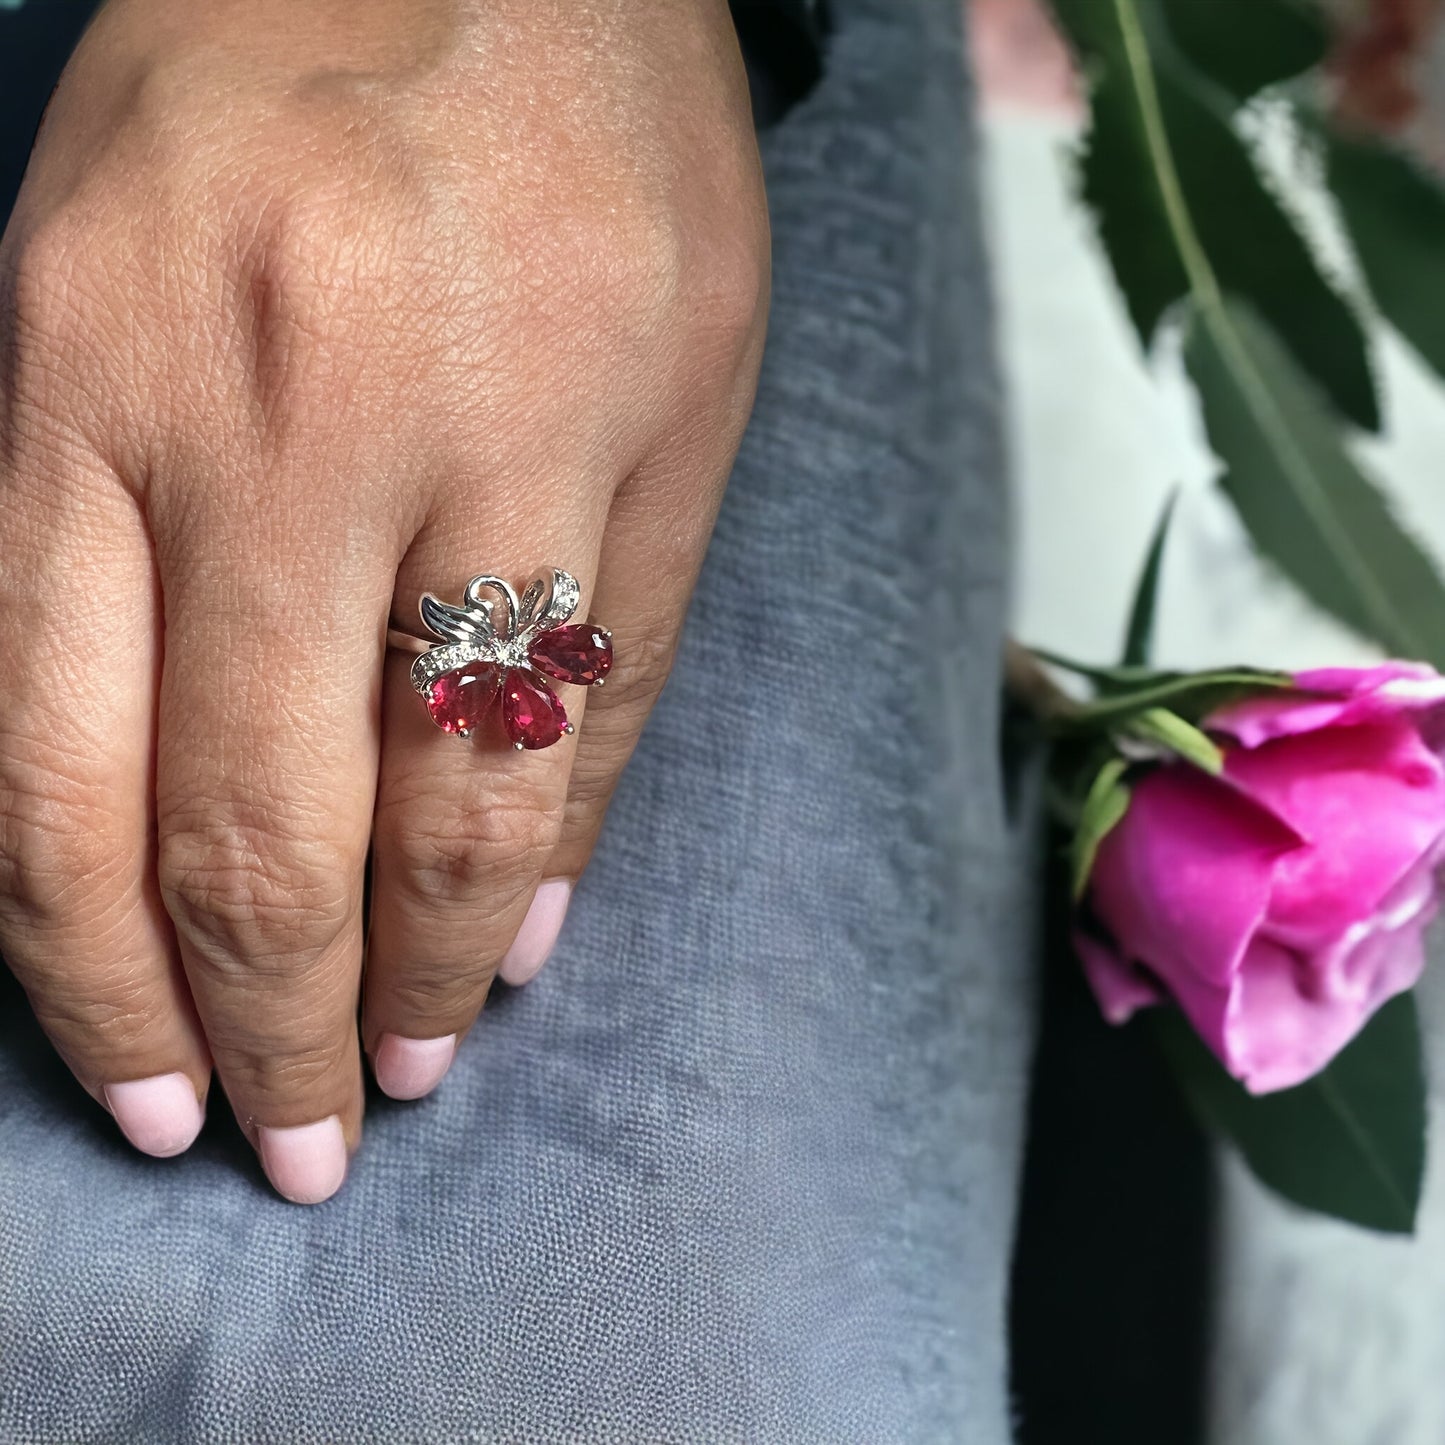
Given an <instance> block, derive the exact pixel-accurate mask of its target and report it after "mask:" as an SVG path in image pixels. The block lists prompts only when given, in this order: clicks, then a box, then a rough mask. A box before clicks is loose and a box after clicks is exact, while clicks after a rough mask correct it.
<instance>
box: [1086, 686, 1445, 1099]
mask: <svg viewBox="0 0 1445 1445" xmlns="http://www.w3.org/2000/svg"><path fill="white" fill-rule="evenodd" d="M1295 682H1296V683H1297V685H1298V686H1299V688H1300V689H1301V692H1300V693H1293V692H1276V693H1272V694H1266V695H1264V696H1258V697H1254V698H1251V699H1249V700H1248V701H1245V702H1241V703H1237V704H1235V705H1233V706H1230V707H1226V708H1224V709H1222V710H1221V711H1219V712H1216V713H1215V714H1213V715H1212V716H1211V717H1210V718H1208V719H1207V720H1206V721H1205V723H1204V727H1205V730H1206V731H1207V732H1209V733H1210V735H1211V736H1213V737H1214V738H1215V739H1216V740H1217V741H1218V742H1219V743H1220V744H1221V746H1223V748H1224V751H1225V765H1224V773H1223V775H1222V776H1221V777H1211V776H1210V775H1209V774H1207V773H1204V772H1201V771H1200V770H1198V769H1197V768H1194V767H1191V766H1189V765H1187V764H1185V763H1182V762H1181V763H1178V764H1173V765H1165V766H1161V767H1158V768H1155V769H1154V770H1153V771H1151V772H1149V773H1147V774H1145V775H1144V776H1143V777H1142V778H1140V779H1139V780H1138V782H1137V784H1136V786H1135V787H1134V789H1133V795H1132V799H1131V801H1130V804H1129V809H1128V812H1127V813H1126V814H1125V815H1124V818H1123V820H1122V821H1121V822H1120V823H1119V824H1118V825H1117V826H1116V827H1115V828H1114V829H1113V831H1112V832H1110V833H1109V834H1108V836H1107V837H1106V838H1105V839H1104V841H1103V844H1102V845H1101V847H1100V849H1099V853H1098V857H1097V859H1096V861H1095V864H1094V867H1093V871H1092V873H1091V875H1090V880H1089V891H1088V895H1087V902H1086V906H1087V909H1088V913H1089V917H1088V918H1087V919H1086V920H1085V921H1084V923H1083V924H1082V926H1081V927H1080V928H1079V930H1078V936H1077V937H1078V945H1079V952H1080V955H1081V957H1082V959H1083V963H1084V969H1085V972H1086V973H1087V975H1088V978H1089V982H1090V984H1091V986H1092V987H1093V990H1094V993H1095V995H1096V996H1097V998H1098V1000H1099V1004H1100V1007H1101V1008H1102V1009H1103V1011H1104V1014H1105V1017H1107V1018H1108V1019H1109V1021H1110V1022H1111V1023H1123V1022H1124V1020H1125V1019H1127V1018H1129V1017H1130V1015H1132V1014H1133V1013H1134V1011H1135V1010H1136V1009H1139V1008H1141V1007H1144V1006H1146V1005H1148V1004H1154V1003H1160V1002H1163V1001H1164V1000H1165V999H1173V1000H1174V1001H1175V1002H1176V1003H1177V1004H1178V1005H1179V1007H1180V1008H1181V1009H1183V1011H1184V1013H1185V1014H1186V1015H1187V1017H1188V1018H1189V1020H1190V1022H1191V1023H1192V1024H1193V1026H1194V1028H1195V1029H1196V1030H1197V1031H1198V1033H1199V1035H1200V1037H1201V1038H1203V1039H1204V1041H1205V1042H1206V1043H1207V1044H1208V1045H1209V1047H1210V1048H1211V1049H1213V1050H1214V1052H1215V1053H1216V1054H1217V1055H1218V1056H1219V1058H1220V1060H1221V1061H1222V1062H1223V1064H1224V1066H1225V1068H1226V1069H1228V1070H1229V1072H1230V1073H1231V1074H1233V1075H1234V1077H1235V1078H1237V1079H1239V1080H1241V1081H1242V1082H1243V1084H1244V1085H1245V1087H1246V1088H1247V1089H1248V1090H1249V1091H1250V1092H1251V1093H1255V1094H1264V1093H1269V1092H1271V1091H1272V1090H1275V1089H1286V1088H1289V1087H1290V1086H1291V1085H1293V1084H1298V1083H1301V1082H1302V1081H1303V1080H1305V1079H1307V1078H1309V1077H1311V1075H1313V1074H1316V1073H1318V1072H1319V1071H1320V1070H1321V1069H1322V1068H1324V1067H1325V1065H1326V1064H1328V1063H1329V1061H1330V1060H1331V1059H1332V1058H1333V1057H1334V1056H1335V1055H1336V1054H1337V1053H1338V1052H1339V1051H1340V1050H1341V1049H1342V1048H1343V1047H1344V1046H1345V1045H1346V1044H1347V1043H1348V1042H1349V1041H1350V1040H1351V1039H1352V1038H1354V1036H1355V1035H1356V1034H1357V1033H1358V1032H1359V1031H1360V1029H1361V1028H1362V1027H1363V1026H1364V1024H1365V1022H1366V1021H1367V1020H1368V1019H1369V1017H1370V1015H1371V1014H1373V1013H1374V1011H1375V1010H1376V1009H1377V1008H1379V1006H1380V1005H1381V1004H1382V1003H1384V1002H1385V1000H1386V999H1389V998H1391V997H1393V996H1394V995H1395V994H1397V993H1401V992H1403V991H1404V990H1406V989H1408V988H1411V987H1413V986H1414V984H1415V983H1416V982H1417V981H1418V980H1419V977H1420V974H1421V972H1422V970H1423V969H1424V966H1425V947H1424V934H1425V929H1426V926H1427V925H1428V924H1429V922H1430V920H1431V919H1432V918H1434V916H1435V912H1436V907H1437V900H1436V878H1435V871H1436V868H1437V866H1438V865H1439V864H1440V863H1441V862H1442V859H1445V767H1442V764H1441V756H1440V752H1439V750H1438V745H1439V743H1440V741H1441V738H1440V736H1439V734H1440V733H1441V732H1442V731H1445V678H1441V677H1440V676H1439V675H1438V674H1436V673H1435V672H1434V671H1432V670H1431V669H1430V668H1427V667H1420V666H1413V665H1410V664H1405V663H1388V664H1386V665H1385V666H1383V667H1376V668H1369V669H1356V668H1336V669H1330V670H1324V671H1318V672H1306V673H1301V674H1299V675H1298V676H1297V677H1296V678H1295ZM1305 694H1308V695H1305Z"/></svg>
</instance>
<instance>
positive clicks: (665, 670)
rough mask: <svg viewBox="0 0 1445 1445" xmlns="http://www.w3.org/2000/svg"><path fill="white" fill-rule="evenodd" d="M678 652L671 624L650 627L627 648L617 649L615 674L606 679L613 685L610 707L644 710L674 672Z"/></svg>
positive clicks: (632, 640)
mask: <svg viewBox="0 0 1445 1445" xmlns="http://www.w3.org/2000/svg"><path fill="white" fill-rule="evenodd" d="M676 655H677V637H676V633H675V631H674V630H673V629H672V628H667V629H659V630H657V631H647V632H644V633H643V634H642V635H641V636H638V637H635V638H632V639H630V640H629V641H628V643H627V645H626V647H625V648H619V649H618V654H617V656H618V661H617V665H616V666H615V667H614V669H613V676H611V677H609V678H608V679H607V686H608V688H609V689H611V692H610V695H609V697H608V698H607V701H608V703H609V708H608V710H609V711H610V710H611V707H612V706H616V707H617V708H619V709H639V710H642V711H646V710H647V709H649V708H651V707H652V705H653V703H654V702H656V700H657V697H658V694H659V693H661V691H662V689H663V688H664V687H665V686H666V685H667V679H668V678H669V677H670V676H671V675H672V663H673V659H674V658H675V657H676ZM594 706H595V704H594Z"/></svg>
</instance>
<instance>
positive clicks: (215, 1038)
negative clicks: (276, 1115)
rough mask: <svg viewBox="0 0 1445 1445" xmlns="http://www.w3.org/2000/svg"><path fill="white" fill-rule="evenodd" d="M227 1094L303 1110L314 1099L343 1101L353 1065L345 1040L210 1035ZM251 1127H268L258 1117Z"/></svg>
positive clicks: (218, 1032)
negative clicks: (285, 1103) (228, 1092)
mask: <svg viewBox="0 0 1445 1445" xmlns="http://www.w3.org/2000/svg"><path fill="white" fill-rule="evenodd" d="M207 1033H208V1035H209V1036H210V1039H211V1043H212V1045H213V1048H214V1050H215V1053H216V1056H217V1063H218V1064H220V1065H221V1067H222V1070H223V1074H224V1077H225V1079H226V1084H227V1089H228V1090H231V1089H233V1088H236V1086H237V1085H239V1088H237V1089H236V1092H237V1093H238V1095H240V1096H242V1097H245V1098H247V1099H252V1100H284V1101H286V1102H287V1104H288V1105H300V1104H301V1102H302V1101H306V1100H313V1099H339V1098H344V1097H345V1095H346V1093H347V1091H348V1090H349V1088H350V1086H351V1080H352V1070H353V1067H354V1066H353V1064H352V1062H351V1059H350V1055H349V1054H348V1052H347V1050H346V1048H344V1047H343V1046H342V1040H340V1039H330V1038H322V1037H320V1036H314V1037H313V1038H312V1039H310V1040H302V1039H300V1038H296V1037H286V1036H284V1035H282V1034H280V1033H279V1032H278V1033H277V1034H276V1035H275V1036H271V1035H269V1034H263V1033H261V1032H258V1031H255V1030H254V1029H253V1030H252V1031H251V1032H249V1033H247V1034H246V1035H245V1036H244V1037H241V1036H240V1035H239V1034H236V1033H230V1034H228V1033H227V1031H225V1030H224V1029H210V1028H208V1030H207ZM247 1122H248V1123H261V1124H265V1123H269V1122H270V1121H269V1120H267V1119H264V1118H261V1119H257V1118H255V1117H254V1116H253V1117H251V1118H249V1119H248V1120H247Z"/></svg>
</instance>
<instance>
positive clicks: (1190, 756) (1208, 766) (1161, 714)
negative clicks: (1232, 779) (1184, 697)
mask: <svg viewBox="0 0 1445 1445" xmlns="http://www.w3.org/2000/svg"><path fill="white" fill-rule="evenodd" d="M1124 731H1125V732H1126V733H1127V734H1128V735H1129V736H1130V737H1136V738H1140V739H1142V740H1143V741H1144V742H1147V743H1154V744H1157V745H1158V746H1159V747H1162V748H1164V749H1166V750H1167V751H1168V752H1170V753H1173V754H1174V755H1175V756H1176V757H1180V758H1183V759H1184V761H1185V762H1187V763H1192V764H1193V765H1194V766H1195V767H1196V768H1200V769H1201V770H1203V771H1204V772H1206V773H1212V774H1213V775H1214V776H1215V777H1218V775H1219V774H1220V773H1222V772H1223V771H1224V753H1223V750H1222V749H1221V748H1220V747H1219V746H1218V745H1217V744H1216V743H1213V742H1211V741H1210V740H1209V738H1208V736H1207V735H1206V734H1204V733H1202V732H1200V731H1199V729H1198V728H1197V727H1195V726H1194V724H1193V723H1189V722H1185V721H1184V719H1183V718H1182V717H1180V716H1179V714H1178V713H1176V712H1170V711H1169V709H1168V708H1164V707H1148V708H1145V709H1144V711H1143V712H1141V713H1136V714H1135V715H1134V716H1133V717H1132V718H1130V719H1129V724H1128V726H1127V727H1126V728H1125V729H1124Z"/></svg>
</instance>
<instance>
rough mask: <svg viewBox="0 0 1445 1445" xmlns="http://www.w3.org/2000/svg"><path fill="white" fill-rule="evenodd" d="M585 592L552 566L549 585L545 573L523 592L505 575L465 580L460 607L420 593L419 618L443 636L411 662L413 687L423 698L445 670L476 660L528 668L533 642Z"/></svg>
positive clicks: (558, 623) (566, 616)
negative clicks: (496, 598) (490, 595)
mask: <svg viewBox="0 0 1445 1445" xmlns="http://www.w3.org/2000/svg"><path fill="white" fill-rule="evenodd" d="M486 591H492V592H495V593H497V594H498V596H499V598H500V602H497V601H493V600H492V599H491V598H487V597H484V596H483V595H482V594H483V592H486ZM581 595H582V589H581V588H580V587H579V586H578V585H577V579H576V578H575V577H574V576H572V574H571V573H570V572H564V571H563V570H562V569H561V568H560V567H554V568H553V569H552V577H551V584H550V587H549V585H548V579H547V577H546V574H545V573H544V574H543V575H542V576H540V577H538V578H536V579H535V580H534V581H533V582H532V583H531V585H530V586H529V587H528V588H527V590H526V592H525V593H523V594H522V595H521V596H518V594H517V590H516V588H515V587H513V586H512V584H511V583H510V582H508V581H506V579H505V578H502V577H492V576H489V575H487V574H486V573H482V574H481V575H479V576H476V577H473V578H472V580H471V581H470V582H468V583H467V585H466V588H465V589H464V591H463V593H462V597H463V603H462V605H461V606H460V607H458V606H456V605H455V604H453V603H451V602H443V601H442V599H441V598H440V597H437V596H436V595H435V594H434V593H431V592H424V593H422V598H421V607H420V610H421V620H422V622H423V624H424V625H425V627H426V629H427V631H428V632H431V633H433V634H434V635H435V636H436V637H438V638H440V639H441V640H440V641H439V642H437V643H434V644H433V645H432V646H431V647H430V648H429V649H428V650H427V651H426V652H424V653H422V654H421V656H420V657H418V658H417V659H416V661H415V662H414V663H412V665H411V685H412V687H413V688H415V689H416V691H417V692H419V693H421V694H422V696H423V697H425V696H426V695H427V693H428V692H429V691H430V690H431V687H432V684H433V683H435V682H436V680H437V678H439V677H441V676H442V674H443V673H447V672H452V671H454V670H455V669H457V668H459V667H465V666H467V664H468V663H472V662H484V663H490V664H492V665H493V666H496V667H500V668H527V669H528V670H530V668H531V664H530V662H529V661H528V656H527V654H528V651H529V649H530V648H531V646H532V643H533V642H534V641H536V639H537V637H538V635H539V634H541V633H543V632H546V631H548V630H549V629H551V628H553V627H560V626H561V625H562V624H563V623H564V622H566V621H568V620H569V619H570V618H571V617H572V615H573V613H575V612H576V611H577V603H578V600H579V599H580V597H581ZM544 596H545V598H546V601H545V603H543V598H544ZM499 606H500V607H502V608H503V609H504V618H503V619H499V618H498V616H497V610H498V607H499Z"/></svg>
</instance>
